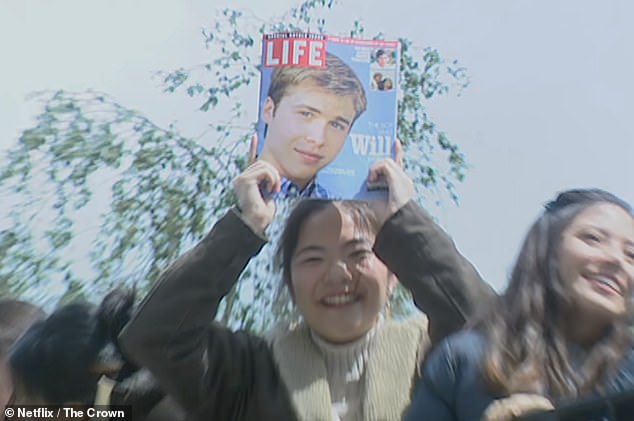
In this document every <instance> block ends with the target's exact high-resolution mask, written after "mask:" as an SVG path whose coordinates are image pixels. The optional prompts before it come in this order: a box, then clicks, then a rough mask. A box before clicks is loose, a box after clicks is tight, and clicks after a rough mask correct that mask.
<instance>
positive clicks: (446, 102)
mask: <svg viewBox="0 0 634 421" xmlns="http://www.w3.org/2000/svg"><path fill="white" fill-rule="evenodd" d="M293 3H294V2H290V1H282V0H276V1H270V0H269V1H259V0H240V1H235V0H234V1H231V2H230V1H228V0H215V1H208V2H203V1H201V0H196V1H187V0H173V1H172V0H170V1H160V0H153V1H150V0H137V1H123V0H109V1H104V0H93V1H88V0H56V1H51V0H39V1H29V0H20V1H19V2H18V1H10V0H0V54H1V55H0V149H5V148H7V147H9V146H10V145H12V144H13V143H14V142H15V141H16V138H17V135H18V133H19V132H20V130H22V129H24V128H26V127H28V126H29V125H30V122H31V118H32V116H33V112H34V109H35V108H34V105H33V103H32V102H28V101H26V99H25V96H26V95H27V94H28V93H29V92H32V91H36V90H40V89H57V88H63V89H67V90H83V89H88V88H92V89H96V90H100V91H105V92H107V93H109V94H111V95H113V96H114V97H115V98H116V99H117V100H118V101H120V102H121V103H122V104H123V105H125V106H128V107H131V108H134V109H137V110H140V111H142V112H144V113H145V114H147V115H149V116H150V117H151V118H152V119H153V120H155V121H156V122H158V123H159V124H161V125H164V126H166V125H167V124H168V123H170V122H173V121H178V122H179V123H178V125H179V127H181V128H182V130H183V131H184V132H185V133H186V134H189V135H195V134H196V133H197V130H200V127H203V125H204V123H205V122H206V121H209V119H210V116H209V115H205V114H202V113H199V114H196V113H195V112H193V110H194V109H195V105H196V104H194V103H192V102H189V101H187V100H185V99H182V98H180V97H179V96H174V95H167V94H163V93H161V90H160V88H159V87H158V84H157V82H156V81H155V80H152V74H153V73H154V72H155V71H158V70H170V69H174V68H176V67H179V66H183V65H189V64H196V63H200V62H203V61H205V60H206V59H208V57H206V56H205V54H207V51H206V50H205V49H204V45H203V41H202V37H201V35H200V29H201V27H203V26H207V25H208V24H209V22H210V21H211V18H212V17H213V11H214V9H215V8H216V7H222V6H225V5H229V4H231V5H232V7H238V8H247V9H249V10H251V11H253V13H254V14H255V15H257V16H261V17H262V18H268V17H269V16H275V15H278V14H279V13H280V12H282V11H283V10H285V9H286V8H288V6H289V5H290V4H293ZM340 3H341V5H340V6H337V7H339V8H340V9H341V13H340V14H339V16H341V19H342V22H343V20H347V21H346V22H343V23H342V22H338V23H336V22H335V23H333V25H335V26H333V27H341V25H343V24H344V23H345V24H346V25H347V26H349V25H350V23H351V21H352V17H359V18H361V20H362V21H363V22H364V24H365V25H366V27H367V31H366V33H368V34H374V33H375V32H377V31H383V32H384V33H385V34H386V37H387V38H395V37H400V36H403V37H407V38H410V39H411V40H413V41H414V43H415V44H416V45H417V46H420V47H424V46H428V45H429V46H432V47H436V48H438V49H439V50H440V51H441V53H442V54H443V55H444V56H445V57H446V58H448V59H453V58H456V59H458V60H459V61H460V62H461V64H462V65H464V66H466V67H467V68H468V70H469V74H470V76H471V86H469V88H467V89H466V90H465V91H464V92H463V94H462V96H460V97H456V96H452V95H450V96H447V97H445V98H441V99H440V100H434V101H432V102H431V103H430V104H429V110H430V112H431V114H432V116H433V118H434V119H435V121H436V122H437V123H438V124H439V126H440V127H441V128H443V129H444V130H445V131H446V132H447V133H448V134H449V135H450V136H451V138H452V139H453V140H454V141H456V142H457V143H459V145H460V147H461V148H462V150H463V151H464V153H465V155H466V157H467V160H468V162H469V164H470V166H471V168H470V169H469V171H468V173H467V178H466V180H465V182H464V183H463V184H462V185H461V186H459V190H458V192H459V196H460V206H459V207H456V206H454V205H453V204H451V203H449V202H447V203H445V204H444V205H443V207H442V208H441V209H437V208H435V209H432V211H433V212H434V213H435V214H437V215H438V217H439V219H440V221H441V223H442V224H443V225H444V226H445V227H446V228H447V230H448V231H449V232H450V233H451V234H452V235H453V237H454V239H455V241H456V243H457V244H458V246H459V247H460V249H461V250H462V251H463V252H464V253H465V254H466V255H467V256H468V257H469V258H470V259H471V260H472V261H473V262H474V263H475V264H476V266H477V267H478V268H479V270H480V271H481V273H482V274H483V275H484V276H485V278H486V279H487V280H488V281H489V282H490V283H491V284H493V285H494V286H495V287H496V288H502V287H503V285H504V284H505V282H506V275H507V272H508V270H509V268H510V266H511V264H512V260H513V258H514V255H515V253H516V251H517V249H518V248H519V245H520V242H521V240H522V238H523V236H524V233H525V232H526V230H527V229H528V226H529V224H530V223H531V222H532V221H533V219H534V218H535V217H536V216H537V214H538V212H539V211H540V209H541V206H542V204H543V203H544V202H546V201H547V200H548V199H550V198H551V197H552V196H553V195H554V193H555V192H557V191H559V190H562V189H566V188H571V187H591V186H596V187H602V188H605V189H608V190H610V191H612V192H614V193H616V194H618V195H621V196H622V197H623V198H625V199H626V200H628V201H630V202H634V189H633V188H632V185H631V182H632V179H633V177H632V176H633V170H632V166H631V161H632V159H633V158H634V142H633V139H634V129H633V126H632V124H631V118H630V115H629V114H630V113H631V112H632V108H633V107H632V105H631V103H632V98H634V80H632V78H633V75H634V49H633V48H632V45H631V44H632V40H634V25H632V24H631V23H632V22H634V3H633V2H630V1H627V0H622V1H616V0H604V1H583V0H557V1H550V0H522V1H518V0H486V1H480V0H461V1H450V0H437V1H428V0H394V1H391V2H384V1H381V2H378V1H369V0H365V1H360V0H350V1H346V0H343V1H341V2H340ZM348 21H349V22H348ZM336 25H339V26H336ZM256 101H257V100H256V98H255V97H254V99H253V104H256Z"/></svg>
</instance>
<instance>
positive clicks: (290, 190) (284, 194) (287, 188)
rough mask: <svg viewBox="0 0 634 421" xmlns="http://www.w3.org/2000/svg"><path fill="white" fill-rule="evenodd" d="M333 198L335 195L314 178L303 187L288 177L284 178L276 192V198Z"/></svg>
mask: <svg viewBox="0 0 634 421" xmlns="http://www.w3.org/2000/svg"><path fill="white" fill-rule="evenodd" d="M294 198H302V199H309V198H310V199H332V198H333V196H332V195H331V194H330V193H329V192H328V190H326V189H325V188H324V187H323V186H322V185H320V184H319V183H317V182H316V181H315V179H314V178H313V179H312V180H311V181H310V182H309V183H308V184H306V186H305V187H304V188H303V189H301V188H300V187H299V186H298V185H297V184H295V183H293V182H292V181H291V180H289V179H287V178H282V188H281V189H280V192H279V193H276V194H275V199H294Z"/></svg>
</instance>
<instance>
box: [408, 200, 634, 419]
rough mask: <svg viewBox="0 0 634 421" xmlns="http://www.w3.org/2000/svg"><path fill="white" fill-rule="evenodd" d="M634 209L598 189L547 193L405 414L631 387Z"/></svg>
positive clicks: (517, 411)
mask: <svg viewBox="0 0 634 421" xmlns="http://www.w3.org/2000/svg"><path fill="white" fill-rule="evenodd" d="M633 283H634V218H633V217H632V210H631V207H630V206H629V205H628V204H627V203H625V202H624V201H623V200H621V199H619V198H618V197H616V196H614V195H612V194H610V193H608V192H605V191H602V190H597V189H590V190H570V191H566V192H563V193H561V194H560V195H559V196H558V197H557V198H556V200H554V201H552V202H550V203H549V204H548V205H547V206H546V209H545V210H544V212H543V213H542V215H541V216H540V217H539V218H538V219H537V221H536V222H535V223H534V224H533V226H532V227H531V229H530V230H529V232H528V235H527V236H526V239H525V241H524V244H523V246H522V248H521V249H520V252H519V255H518V258H517V262H516V264H515V267H514V268H513V271H512V273H511V278H510V282H509V285H508V288H507V290H506V292H505V293H504V294H503V295H501V296H500V297H499V299H498V300H497V303H496V304H495V305H493V306H492V307H491V308H490V309H489V311H487V313H486V314H485V315H484V316H483V317H482V318H481V319H479V322H477V323H476V324H475V326H474V327H473V328H472V329H470V330H467V331H465V332H461V333H458V334H456V335H454V336H452V337H450V338H448V339H447V340H446V341H444V342H443V344H442V345H440V346H439V348H438V349H437V350H436V351H435V352H434V353H433V354H432V355H431V356H430V357H429V359H428V361H427V362H426V364H425V368H424V371H423V375H422V378H421V380H420V382H419V385H418V388H417V391H416V394H415V397H414V400H413V404H412V407H411V408H410V410H409V412H408V417H407V418H406V419H407V420H412V421H413V420H434V421H444V420H452V421H462V420H480V419H483V420H496V421H497V420H510V419H512V418H513V417H514V416H518V415H521V414H524V413H527V412H529V411H532V410H538V409H548V408H551V407H552V406H553V405H558V404H560V403H563V402H566V401H569V400H574V399H578V398H580V397H585V396H592V395H598V394H604V393H611V392H618V391H623V390H627V389H628V388H631V387H634V351H633V345H634V338H633V335H632V328H631V324H630V322H631V316H632V291H633Z"/></svg>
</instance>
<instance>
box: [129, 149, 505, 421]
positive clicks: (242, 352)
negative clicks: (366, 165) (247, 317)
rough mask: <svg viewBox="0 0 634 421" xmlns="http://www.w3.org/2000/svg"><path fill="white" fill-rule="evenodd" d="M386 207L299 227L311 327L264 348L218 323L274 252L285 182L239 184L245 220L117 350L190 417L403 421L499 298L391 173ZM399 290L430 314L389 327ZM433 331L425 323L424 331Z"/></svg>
mask: <svg viewBox="0 0 634 421" xmlns="http://www.w3.org/2000/svg"><path fill="white" fill-rule="evenodd" d="M379 176H382V177H385V179H386V180H387V182H388V187H389V198H388V199H387V200H385V201H377V202H376V203H374V204H373V205H372V206H370V204H368V203H362V202H333V201H330V200H323V199H319V200H316V199H315V200H307V201H303V202H300V203H299V204H298V205H297V206H296V208H295V209H294V210H293V212H292V213H291V215H290V217H289V219H288V221H287V223H286V227H285V231H284V233H283V236H282V237H283V238H282V242H281V245H280V256H281V263H282V268H283V277H284V280H285V282H286V284H287V285H288V287H289V288H290V291H291V296H292V298H293V300H294V302H295V304H296V305H297V308H298V309H299V311H300V313H301V314H302V316H303V320H302V321H301V322H300V323H299V324H289V323H286V322H281V323H280V325H279V326H278V327H277V328H276V329H274V330H273V331H272V332H271V333H270V334H269V335H268V336H267V338H266V339H262V338H259V337H257V336H255V335H253V334H249V333H245V332H232V331H230V330H228V329H227V328H225V327H221V326H218V325H216V324H213V325H212V326H211V327H210V321H211V320H212V319H213V317H214V316H215V313H216V311H217V309H218V304H219V302H220V300H221V298H222V297H223V296H224V294H226V293H227V292H228V291H229V290H230V289H231V288H232V287H233V286H234V284H235V283H236V281H237V279H238V277H239V275H240V273H241V272H242V270H243V269H244V267H245V266H246V264H247V262H248V261H249V259H250V258H251V257H252V256H254V255H256V254H257V253H258V252H259V251H260V249H261V248H262V246H263V245H264V243H265V241H266V239H265V237H264V231H265V229H266V227H267V226H268V225H269V223H270V222H271V219H272V217H273V214H274V212H275V202H274V201H273V199H271V197H270V195H268V194H267V193H268V192H266V193H263V192H262V191H261V188H260V186H262V185H263V184H264V185H266V186H268V188H269V190H271V191H279V189H280V187H281V183H282V182H281V177H280V174H279V173H278V171H277V170H276V168H275V167H274V166H273V165H272V164H270V163H268V162H266V161H263V160H258V161H256V162H255V163H253V164H251V165H250V166H249V167H248V168H247V169H246V170H245V172H244V173H243V174H241V175H240V176H239V177H237V178H236V180H235V182H234V191H235V193H236V196H237V198H238V205H239V206H238V208H234V209H232V210H231V211H229V212H228V213H227V215H225V216H224V217H223V218H222V219H221V220H220V221H218V222H217V223H216V225H215V226H214V228H213V229H212V231H211V232H210V233H209V235H208V236H207V237H206V238H205V239H203V240H202V241H201V242H200V243H199V244H198V245H197V246H196V247H195V248H194V249H193V250H192V251H190V252H189V253H187V254H186V255H184V256H183V257H182V258H181V259H179V260H178V261H177V262H175V263H174V264H173V265H172V266H171V267H170V268H169V269H168V270H167V271H166V272H165V273H164V275H163V277H162V279H161V280H160V281H159V284H158V286H157V287H156V288H155V289H154V291H153V292H152V293H151V294H150V296H149V297H148V299H147V300H146V301H145V303H144V305H143V306H142V307H141V309H140V311H139V313H138V314H137V315H136V316H135V318H134V319H133V320H132V321H131V323H130V324H129V325H128V326H127V328H126V329H125V331H124V333H123V335H122V337H121V343H122V345H123V347H124V348H125V349H126V351H127V352H128V353H129V355H131V356H132V357H133V358H134V359H135V360H136V361H137V362H138V363H139V364H141V365H143V366H146V367H148V368H149V369H150V370H151V371H152V372H153V374H154V375H155V376H156V377H157V378H158V379H159V381H160V382H161V384H162V386H163V387H165V388H166V390H168V391H169V393H170V394H171V395H172V396H174V397H175V398H176V399H177V400H178V401H179V402H180V403H181V405H182V406H183V407H184V408H185V409H186V410H187V411H189V412H190V413H191V414H195V415H196V416H197V418H201V419H222V420H263V419H266V420H268V419H271V420H273V419H275V420H277V419H279V420H294V419H298V420H324V421H347V420H388V421H389V420H400V419H401V418H402V415H403V412H404V410H405V408H406V407H407V405H408V404H409V401H410V395H411V390H412V386H413V385H414V383H415V380H416V378H417V376H418V365H419V362H420V359H421V358H422V357H423V356H424V355H425V354H426V353H427V351H428V349H429V348H430V345H431V344H433V343H436V342H438V341H439V340H440V339H441V338H443V337H444V336H446V335H448V334H450V333H451V332H453V331H455V330H457V329H459V328H460V327H461V326H462V325H463V323H464V322H465V320H466V319H467V318H468V317H470V315H471V314H472V313H473V310H474V307H475V304H476V303H478V304H481V303H482V304H484V303H485V302H486V300H487V298H488V297H489V296H490V295H491V294H492V291H491V289H490V288H489V287H488V286H487V285H486V284H484V283H483V282H482V281H481V279H480V277H479V276H478V274H477V273H476V271H475V270H474V268H473V267H472V266H471V264H470V263H469V262H467V261H466V260H465V259H464V258H462V256H460V254H459V253H458V252H457V250H456V248H455V247H454V245H453V242H452V241H451V240H450V239H449V237H448V236H447V235H446V234H445V233H444V232H443V231H442V230H441V229H440V228H439V227H438V226H437V225H435V224H434V222H433V220H432V219H431V217H430V216H429V215H428V214H427V213H426V212H424V211H423V210H422V209H421V208H420V207H419V206H418V205H417V204H416V203H415V202H414V201H413V200H412V197H413V194H414V186H413V183H412V181H411V180H410V179H409V178H408V177H407V176H406V175H405V173H404V172H403V170H402V168H400V166H398V165H397V164H396V162H395V161H393V160H391V159H388V160H385V161H381V162H379V163H377V164H375V166H374V167H373V168H372V170H371V173H370V176H369V177H370V179H376V178H378V177H379ZM397 278H398V279H399V280H400V281H401V282H402V283H403V285H404V286H405V287H407V288H409V289H410V290H411V292H412V294H413V296H414V299H415V301H416V303H417V304H418V305H420V307H421V308H424V309H425V311H426V315H427V317H429V320H428V319H427V317H426V316H425V315H423V314H420V313H419V314H417V315H416V316H414V317H412V318H411V319H408V320H404V321H397V320H391V319H389V318H386V317H384V316H383V315H382V310H383V307H384V306H385V303H386V301H387V299H388V298H389V295H390V294H391V292H392V289H393V287H394V286H395V284H396V282H397ZM428 321H429V323H428Z"/></svg>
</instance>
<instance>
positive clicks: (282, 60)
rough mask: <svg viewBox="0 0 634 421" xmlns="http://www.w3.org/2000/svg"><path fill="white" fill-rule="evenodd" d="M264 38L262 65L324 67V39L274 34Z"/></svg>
mask: <svg viewBox="0 0 634 421" xmlns="http://www.w3.org/2000/svg"><path fill="white" fill-rule="evenodd" d="M276 35H277V37H276V36H272V37H269V38H265V39H264V66H265V67H278V66H297V67H321V68H325V67H326V40H325V39H315V38H311V37H307V36H304V37H301V38H291V37H284V35H287V34H276ZM320 38H321V37H320Z"/></svg>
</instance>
